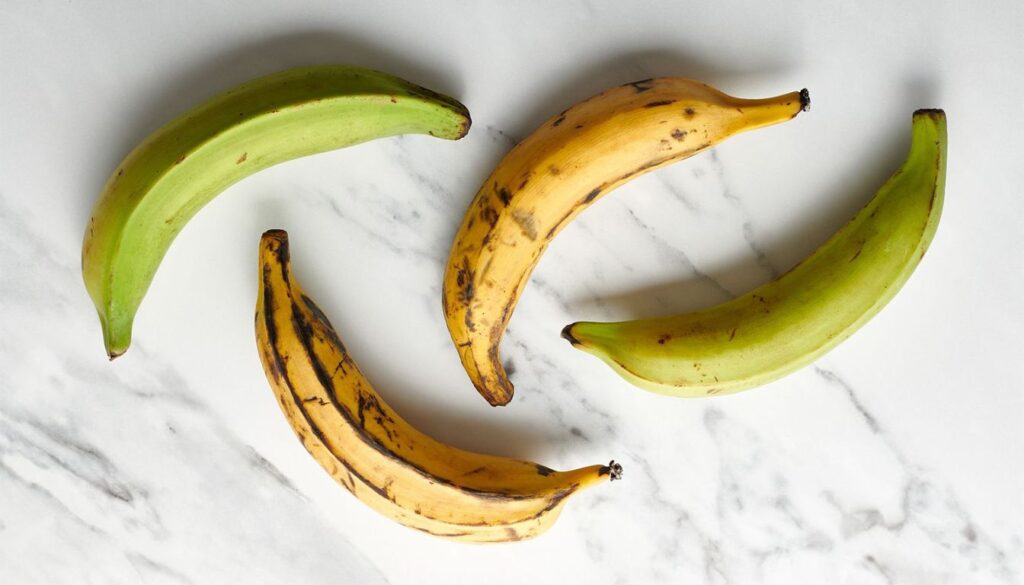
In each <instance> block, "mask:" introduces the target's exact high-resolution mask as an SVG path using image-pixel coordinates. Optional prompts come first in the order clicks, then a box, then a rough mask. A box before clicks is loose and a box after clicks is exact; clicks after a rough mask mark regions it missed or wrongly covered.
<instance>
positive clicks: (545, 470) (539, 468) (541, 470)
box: [535, 463, 555, 477]
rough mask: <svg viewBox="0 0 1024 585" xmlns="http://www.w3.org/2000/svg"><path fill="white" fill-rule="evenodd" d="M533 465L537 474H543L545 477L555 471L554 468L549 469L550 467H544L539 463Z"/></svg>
mask: <svg viewBox="0 0 1024 585" xmlns="http://www.w3.org/2000/svg"><path fill="white" fill-rule="evenodd" d="M535 466H536V467H537V473H538V474H539V475H543V476H544V477H547V476H549V475H551V474H552V473H554V472H555V470H554V469H551V468H550V467H545V466H543V465H541V464H539V463H537V464H535Z"/></svg>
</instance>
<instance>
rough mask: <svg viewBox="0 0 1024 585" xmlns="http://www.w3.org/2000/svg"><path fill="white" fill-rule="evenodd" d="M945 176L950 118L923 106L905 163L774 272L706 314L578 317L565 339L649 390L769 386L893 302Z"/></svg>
mask: <svg viewBox="0 0 1024 585" xmlns="http://www.w3.org/2000/svg"><path fill="white" fill-rule="evenodd" d="M945 183H946V115H945V113H943V112H942V110H919V111H917V112H915V113H914V117H913V138H912V142H911V147H910V154H909V155H908V157H907V160H906V162H905V163H904V164H903V166H902V167H900V169H899V170H897V171H896V173H895V174H894V175H893V176H892V178H891V179H889V180H888V181H887V182H886V183H885V185H883V186H882V188H881V189H880V190H879V191H878V193H877V194H876V195H875V196H874V198H873V199H871V201H870V202H868V204H867V205H866V206H865V207H864V208H863V209H861V210H860V212H859V213H857V215H856V216H855V217H854V218H853V219H852V220H850V222H849V223H848V224H847V225H846V226H844V227H843V228H842V229H841V230H839V231H838V232H837V233H836V234H835V235H833V236H832V238H830V239H829V240H828V241H827V242H825V243H824V244H823V245H822V246H821V247H820V248H819V249H818V250H817V251H815V252H814V253H813V254H811V255H810V256H809V257H808V258H807V259H805V260H804V261H803V262H801V263H800V264H798V265H797V266H795V267H794V268H793V269H791V270H790V271H789V272H787V273H786V274H784V275H783V276H781V277H779V278H778V279H777V280H775V281H773V282H770V283H767V284H765V285H764V286H761V287H759V288H757V289H754V290H753V291H751V292H749V293H747V294H745V295H743V296H740V297H737V298H736V299H733V300H731V301H728V302H726V303H723V304H721V305H718V306H715V307H710V308H708V309H705V310H702V311H696V312H693V313H687V314H684V315H676V316H670V317H660V318H654V319H644V320H639V321H627V322H622V323H586V322H583V323H574V324H572V325H569V326H568V327H566V328H565V329H564V331H563V332H562V335H563V337H565V338H566V339H567V340H569V342H570V343H572V344H573V346H575V347H576V348H578V349H580V350H583V351H585V352H588V353H591V354H593V355H595V356H597V357H599V358H601V359H602V360H604V361H605V362H607V363H608V364H609V365H611V366H612V368H613V369H614V370H615V371H616V372H618V373H619V374H620V375H621V376H623V377H624V378H626V379H627V380H629V381H630V382H632V383H633V384H635V385H637V386H639V387H641V388H645V389H647V390H651V391H652V392H658V393H661V394H669V395H672V396H691V397H692V396H707V395H711V394H728V393H731V392H738V391H740V390H745V389H748V388H753V387H755V386H760V385H762V384H765V383H767V382H770V381H772V380H775V379H777V378H780V377H782V376H784V375H786V374H788V373H790V372H792V371H794V370H796V369H798V368H800V367H802V366H804V365H807V364H809V363H811V362H812V361H814V360H815V359H817V358H818V357H820V356H822V355H824V354H825V353H826V352H827V351H829V350H830V349H832V348H833V347H835V346H836V345H838V344H839V343H841V342H842V341H843V340H845V339H846V338H848V337H849V336H850V335H852V334H853V333H854V332H855V331H857V329H859V328H860V327H861V326H862V325H864V324H865V323H867V322H868V321H869V320H870V319H871V318H872V317H874V316H875V315H876V314H877V313H878V312H879V311H881V310H882V308H883V307H885V305H886V304H887V303H888V302H889V301H890V300H892V298H893V297H894V296H895V295H896V293H897V292H899V290H900V288H902V287H903V285H904V284H905V283H906V282H907V280H908V279H909V278H910V275H911V274H913V272H914V269H915V268H916V267H917V265H918V263H919V262H920V261H921V258H922V257H923V256H924V253H925V251H926V250H927V249H928V245H929V244H930V243H931V241H932V237H933V236H934V235H935V231H936V229H937V228H938V225H939V217H940V215H941V214H942V200H943V192H944V190H945Z"/></svg>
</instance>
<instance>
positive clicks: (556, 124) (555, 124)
mask: <svg viewBox="0 0 1024 585" xmlns="http://www.w3.org/2000/svg"><path fill="white" fill-rule="evenodd" d="M562 122H565V114H562V115H561V116H559V117H558V118H557V119H555V121H554V122H552V123H551V127H552V128H557V127H559V126H561V125H562Z"/></svg>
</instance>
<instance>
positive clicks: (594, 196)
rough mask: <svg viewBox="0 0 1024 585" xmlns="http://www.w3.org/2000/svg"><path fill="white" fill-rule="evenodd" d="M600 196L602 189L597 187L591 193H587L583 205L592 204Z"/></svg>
mask: <svg viewBox="0 0 1024 585" xmlns="http://www.w3.org/2000/svg"><path fill="white" fill-rule="evenodd" d="M600 194H601V187H597V188H595V189H593V190H592V191H591V192H590V193H587V196H586V197H584V198H583V203H590V202H591V201H593V200H594V199H597V196H598V195H600Z"/></svg>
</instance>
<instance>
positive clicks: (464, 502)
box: [256, 230, 622, 542]
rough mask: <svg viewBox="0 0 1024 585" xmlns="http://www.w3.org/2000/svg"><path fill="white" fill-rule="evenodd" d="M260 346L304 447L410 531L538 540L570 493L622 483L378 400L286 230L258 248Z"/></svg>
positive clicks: (615, 472)
mask: <svg viewBox="0 0 1024 585" xmlns="http://www.w3.org/2000/svg"><path fill="white" fill-rule="evenodd" d="M256 341H257V345H258V347H259V351H260V358H261V359H262V361H263V367H264V369H265V370H266V374H267V379H268V380H269V382H270V385H271V387H272V388H273V389H274V393H275V394H276V396H277V400H278V402H279V404H280V406H281V409H282V410H283V411H284V414H285V417H286V418H287V419H288V422H289V424H290V425H291V426H292V428H293V429H294V430H295V433H296V435H298V437H299V440H301V441H302V444H303V445H304V446H305V447H306V450H308V451H309V452H310V454H312V455H313V457H314V458H315V459H316V460H317V462H318V463H320V465H321V466H323V468H324V469H325V470H326V471H327V472H328V473H329V474H330V475H331V476H332V477H333V478H334V479H335V480H337V481H338V483H340V484H341V485H343V486H345V488H347V489H348V490H349V491H350V492H352V493H353V494H354V495H355V496H356V497H357V498H359V499H360V500H362V501H363V502H364V503H365V504H367V505H369V506H370V507H371V508H373V509H374V510H377V511H378V512H380V513H381V514H384V515H385V516H387V517H389V518H391V519H393V520H395V521H396V522H399V523H401V524H404V525H406V526H409V527H411V528H415V529H417V530H421V531H423V532H427V533H429V534H433V535H436V536H442V537H446V538H450V539H455V540H462V541H470V542H498V541H510V540H521V539H525V538H531V537H534V536H536V535H538V534H540V533H541V532H543V531H545V530H547V529H548V528H549V527H550V526H551V525H552V524H553V523H554V521H555V520H556V519H557V518H558V515H559V513H560V512H561V510H562V507H563V506H564V505H565V502H566V500H567V498H568V497H569V496H571V495H572V494H574V493H576V492H578V491H580V490H582V489H585V488H588V487H590V486H593V485H596V484H598V483H602V482H604V481H606V480H609V479H619V478H620V477H621V474H622V468H621V467H620V466H619V465H618V464H616V463H615V462H612V463H610V464H608V465H593V466H590V467H584V468H581V469H576V470H573V471H566V472H560V471H554V470H552V469H549V468H547V467H544V466H543V465H538V464H536V463H529V462H526V461H519V460H516V459H509V458H505V457H496V456H493V455H483V454H479V453H471V452H469V451H464V450H461V449H456V448H454V447H450V446H448V445H445V444H443V443H440V442H438V441H436V440H434V439H432V438H430V437H428V436H427V435H425V434H423V433H421V432H419V431H417V430H416V429H415V428H413V427H412V426H411V425H410V424H409V423H407V422H406V421H404V420H402V418H401V417H399V416H398V414H397V413H396V412H395V411H394V410H392V409H391V407H390V406H388V405H387V404H386V403H385V402H384V400H383V399H381V397H380V396H379V395H378V394H377V392H376V391H375V390H374V389H373V387H372V386H371V385H370V383H369V382H368V381H367V380H366V378H365V377H363V375H362V373H361V372H360V371H359V367H358V366H357V365H356V364H355V362H354V361H353V360H352V357H351V356H350V355H349V354H348V352H347V351H346V349H345V346H344V345H343V344H342V342H341V340H340V339H339V338H338V336H337V334H336V333H335V331H334V329H333V328H332V327H331V324H330V323H329V322H328V321H327V317H326V316H324V314H323V312H321V311H320V309H319V308H317V306H316V304H315V303H314V302H313V301H312V300H311V299H310V298H309V297H308V296H306V295H305V294H303V292H302V288H301V287H300V286H299V284H298V282H296V280H295V277H294V276H293V275H292V272H291V265H290V258H289V249H288V236H287V234H286V233H285V232H283V231H280V230H273V231H269V232H267V233H265V234H264V235H263V238H262V240H261V242H260V286H259V293H258V300H257V306H256Z"/></svg>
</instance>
